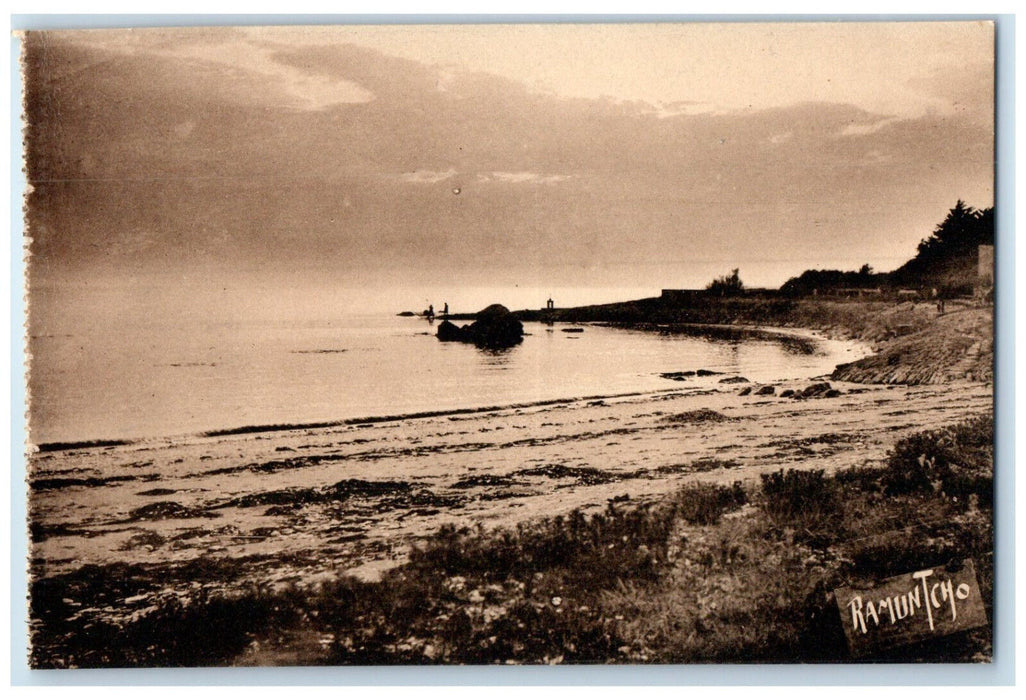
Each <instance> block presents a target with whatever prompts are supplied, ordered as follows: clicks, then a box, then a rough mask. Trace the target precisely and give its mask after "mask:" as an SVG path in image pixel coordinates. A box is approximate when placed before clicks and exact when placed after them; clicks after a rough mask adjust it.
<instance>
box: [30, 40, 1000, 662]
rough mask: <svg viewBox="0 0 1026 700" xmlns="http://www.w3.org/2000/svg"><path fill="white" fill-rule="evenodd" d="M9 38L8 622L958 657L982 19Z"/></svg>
mask: <svg viewBox="0 0 1026 700" xmlns="http://www.w3.org/2000/svg"><path fill="white" fill-rule="evenodd" d="M16 40H17V42H18V43H20V52H21V53H20V61H21V64H20V70H21V79H22V82H23V88H24V93H23V103H22V105H21V109H22V120H23V124H22V127H23V149H24V176H25V180H26V183H27V185H26V191H25V193H24V199H23V202H24V239H23V250H24V259H25V270H26V271H25V279H24V288H25V299H26V301H25V305H26V319H25V340H24V346H25V354H26V357H27V366H26V369H25V385H26V403H27V415H26V417H25V422H26V426H27V428H26V435H27V444H26V445H25V453H26V472H27V478H26V483H25V498H26V501H27V507H26V508H27V514H28V522H27V523H26V529H27V532H28V534H27V538H28V554H29V561H28V562H26V566H27V569H28V590H27V591H25V592H24V593H25V595H27V596H28V601H29V603H28V616H29V619H28V621H27V624H28V629H29V631H28V640H29V648H28V649H27V650H26V654H27V656H28V665H29V667H30V668H32V669H89V668H108V669H124V668H168V667H267V666H276V667H280V666H305V667H315V666H316V667H324V666H329V667H330V666H369V665H374V666H380V665H395V666H400V665H402V666H408V665H489V666H492V665H543V664H544V665H553V664H555V665H560V664H603V665H604V664H620V665H628V664H630V665H636V664H809V663H812V664H854V663H858V664H866V663H871V664H872V663H877V664H883V663H887V664H893V663H902V664H939V663H945V664H990V663H993V661H994V626H993V625H994V619H995V615H996V614H997V612H996V611H995V606H994V589H995V564H994V559H995V554H994V552H995V545H994V543H995V517H994V512H995V491H994V469H995V460H994V453H995V442H994V418H995V392H994V384H995V382H994V302H995V255H996V253H1000V251H996V249H995V92H996V84H995V68H996V61H995V25H994V23H993V22H990V21H964V20H960V21H936V20H918V21H893V20H881V21H830V22H826V21H773V22H764V21H734V22H716V21H705V22H701V21H662V22H656V21H653V22H638V23H630V22H613V23H601V22H593V23H589V22H580V23H548V24H546V23H519V24H518V23H509V24H501V23H486V22H483V23H467V24H441V23H439V24H401V23H395V24H360V25H357V24H351V25H345V24H336V25H311V26H298V25H296V26H191V27H156V28H154V27H151V28H135V29H129V28H121V29H46V30H30V31H23V32H20V33H19V34H18V36H17V37H16ZM1002 202H1004V200H1002ZM1011 466H1012V465H1011V464H1003V463H1002V464H1001V465H1000V468H1011ZM15 594H17V591H16V592H15Z"/></svg>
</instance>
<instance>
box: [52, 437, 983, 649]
mask: <svg viewBox="0 0 1026 700" xmlns="http://www.w3.org/2000/svg"><path fill="white" fill-rule="evenodd" d="M992 445H993V423H992V421H991V420H990V418H989V417H981V418H978V419H975V420H972V421H968V422H966V423H963V424H959V425H956V426H952V427H950V428H947V429H944V430H940V431H930V432H924V433H919V434H916V435H912V436H910V437H908V438H906V439H904V440H901V441H900V442H898V443H897V444H896V445H895V447H894V449H893V450H892V452H891V454H890V457H889V460H888V462H887V463H886V464H884V465H869V466H865V467H860V468H856V469H850V470H847V471H842V472H839V473H837V474H835V475H833V476H828V475H826V474H825V473H824V472H823V471H816V470H814V471H801V472H799V471H783V470H781V471H778V472H776V473H772V474H767V475H765V476H764V477H763V478H762V479H761V482H760V483H755V484H749V485H742V484H741V483H735V484H733V485H731V486H721V485H712V484H704V483H691V484H687V485H684V486H682V487H681V488H679V489H678V490H677V491H676V492H674V493H672V494H670V495H668V496H666V497H665V498H664V499H662V500H661V501H659V502H657V503H654V504H647V505H644V504H643V505H637V504H632V503H630V502H629V501H621V502H610V504H609V506H608V507H607V509H606V510H605V511H604V512H600V513H594V514H590V515H589V514H584V513H581V512H578V511H575V512H572V513H570V514H569V515H567V516H565V517H556V518H551V519H545V520H540V521H534V522H528V523H524V524H521V525H520V526H518V527H517V528H515V529H504V530H486V529H483V528H477V529H467V528H457V527H452V526H450V527H444V528H442V529H441V530H440V531H439V532H437V533H436V534H435V535H433V536H431V537H429V538H427V539H426V540H425V541H424V542H423V543H422V544H420V545H419V546H417V547H416V548H415V549H414V550H413V551H412V553H411V556H410V560H409V562H408V563H407V564H404V565H402V566H400V567H397V568H395V569H393V570H391V571H389V572H387V573H386V574H385V575H384V576H383V578H382V579H381V580H380V581H374V582H367V581H361V580H357V579H355V578H351V577H339V578H338V579H336V580H334V581H333V582H331V583H330V584H326V585H323V586H320V587H319V588H317V589H316V590H303V589H297V588H285V589H278V590H270V589H264V588H255V587H252V586H250V587H248V588H243V589H242V590H241V591H239V592H238V593H237V594H235V595H230V596H229V595H216V596H215V595H208V594H203V593H202V592H201V593H200V594H197V595H194V596H191V597H190V598H189V599H188V600H185V599H182V598H180V597H174V596H171V597H166V598H160V597H157V598H156V599H154V600H153V601H152V602H151V604H149V605H148V606H147V607H146V608H144V609H142V610H140V611H138V613H137V614H134V615H132V616H128V617H127V618H125V619H122V620H121V621H119V622H110V621H108V622H102V623H90V624H86V625H84V624H82V622H81V621H78V622H76V619H78V618H77V617H76V614H77V613H76V611H81V610H82V608H83V607H85V606H95V607H100V608H102V607H104V606H109V605H116V604H117V603H116V601H117V600H118V599H119V597H125V596H131V595H132V594H133V593H136V592H138V591H139V590H141V589H147V587H149V588H150V589H152V590H155V591H157V590H159V588H160V587H161V586H165V585H167V579H166V578H165V579H157V578H156V577H155V574H154V573H153V572H147V571H144V570H143V569H139V568H135V569H131V570H120V569H116V568H111V567H106V568H104V567H87V568H84V569H82V570H80V571H79V572H76V573H75V574H74V575H69V576H67V577H64V578H61V579H59V580H57V579H43V580H40V581H36V582H35V583H34V584H33V617H34V625H33V629H34V642H35V645H34V652H35V653H34V657H33V663H34V665H36V666H39V667H52V666H62V665H69V664H71V665H77V666H81V667H88V666H147V665H171V666H174V665H185V666H189V665H217V664H230V663H239V662H246V661H247V660H248V661H259V662H261V663H275V662H288V663H300V664H383V663H406V664H430V663H608V662H618V663H628V662H629V663H638V662H660V663H662V662H666V663H671V662H672V663H696V662H717V661H719V662H798V661H806V662H817V661H819V662H831V661H844V660H848V658H849V657H848V651H847V648H846V646H845V644H846V643H845V640H844V636H843V631H842V629H841V626H840V617H839V615H838V611H837V608H836V603H835V601H834V599H833V595H832V591H833V590H834V589H835V588H836V587H839V586H841V585H854V586H858V585H863V584H870V583H872V582H873V581H875V580H877V579H879V578H881V577H886V576H892V575H897V574H901V573H907V572H911V571H914V570H917V569H919V568H922V567H924V566H937V565H940V564H944V563H946V562H949V561H956V560H961V559H963V558H967V557H968V558H972V559H974V560H975V562H976V567H977V572H978V575H979V577H980V586H981V590H982V592H983V594H984V598H985V600H987V601H989V600H990V597H991V592H992V589H993V563H992V559H991V554H990V553H991V551H992V547H993V544H992V543H993V529H992V523H993V513H992V511H991V508H992V502H993V500H992V493H991V491H992V479H991V474H992V463H993V451H992ZM192 566H193V568H194V569H196V570H195V571H183V572H177V573H176V576H177V577H179V579H180V580H192V581H195V580H197V578H204V577H205V578H211V577H213V578H214V579H216V578H218V577H219V576H220V577H222V580H225V577H227V575H228V574H229V572H227V571H220V570H214V569H216V568H217V567H214V569H211V571H207V570H206V569H205V568H204V567H203V565H202V563H197V564H194V565H192ZM219 566H221V567H225V566H230V564H229V563H223V564H220V565H219ZM196 567H199V568H196ZM122 568H123V567H122ZM200 574H202V576H201V575H200ZM190 576H191V577H192V579H189V578H188V577H190ZM182 577H185V578H182ZM987 612H988V615H992V610H991V607H990V605H989V602H988V605H987ZM990 653H991V646H990V630H989V629H983V630H976V631H972V632H966V633H962V634H959V635H955V636H951V637H947V638H945V639H943V640H941V641H939V642H932V643H922V644H919V645H917V646H915V647H905V648H902V649H897V650H894V651H891V652H887V654H886V655H881V656H878V657H876V658H875V659H871V660H877V661H894V660H903V661H969V660H985V659H987V658H989V655H990Z"/></svg>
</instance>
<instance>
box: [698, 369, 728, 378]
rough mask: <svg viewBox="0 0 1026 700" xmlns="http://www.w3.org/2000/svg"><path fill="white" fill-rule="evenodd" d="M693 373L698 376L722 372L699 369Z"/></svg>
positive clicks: (709, 375) (708, 375)
mask: <svg viewBox="0 0 1026 700" xmlns="http://www.w3.org/2000/svg"><path fill="white" fill-rule="evenodd" d="M695 374H697V375H698V376H699V377H711V376H713V375H714V374H723V372H714V371H713V370H711V369H700V370H698V371H697V372H695Z"/></svg>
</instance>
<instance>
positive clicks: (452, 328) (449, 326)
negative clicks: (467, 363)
mask: <svg viewBox="0 0 1026 700" xmlns="http://www.w3.org/2000/svg"><path fill="white" fill-rule="evenodd" d="M435 336H436V337H437V338H438V339H439V340H441V341H442V342H445V343H448V342H451V341H454V340H462V338H461V337H460V327H459V326H457V325H456V324H455V323H452V322H450V321H442V322H441V323H440V324H439V325H438V331H436V333H435Z"/></svg>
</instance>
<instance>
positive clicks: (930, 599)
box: [834, 560, 987, 656]
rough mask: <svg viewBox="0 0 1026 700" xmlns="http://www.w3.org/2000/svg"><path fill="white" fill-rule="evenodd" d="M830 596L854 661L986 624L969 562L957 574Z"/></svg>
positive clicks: (902, 579)
mask: <svg viewBox="0 0 1026 700" xmlns="http://www.w3.org/2000/svg"><path fill="white" fill-rule="evenodd" d="M834 595H835V597H836V598H837V608H838V610H839V611H840V614H841V624H842V625H843V626H844V634H845V636H846V637H847V638H848V647H849V649H851V653H852V655H854V656H865V655H866V654H868V653H870V652H872V651H877V650H881V649H887V648H890V647H896V646H901V645H903V644H912V643H914V642H919V641H922V640H924V639H929V638H931V637H943V636H944V635H948V634H952V633H954V632H961V631H963V630H968V629H973V628H975V627H983V626H985V625H986V624H987V614H986V612H985V610H984V607H983V597H982V596H981V595H980V587H979V584H978V583H977V582H976V568H975V567H974V566H973V562H972V561H970V560H966V561H964V562H963V563H962V568H961V569H960V570H958V571H948V570H947V569H946V568H945V567H943V566H938V567H934V568H931V569H922V570H920V571H914V572H912V573H908V574H902V575H900V576H894V577H892V578H889V579H885V580H883V581H881V582H880V583H879V584H878V585H877V586H875V587H873V588H869V589H856V588H848V587H843V588H838V589H836V590H835V591H834Z"/></svg>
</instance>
